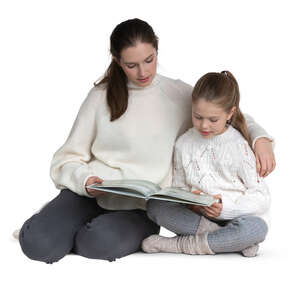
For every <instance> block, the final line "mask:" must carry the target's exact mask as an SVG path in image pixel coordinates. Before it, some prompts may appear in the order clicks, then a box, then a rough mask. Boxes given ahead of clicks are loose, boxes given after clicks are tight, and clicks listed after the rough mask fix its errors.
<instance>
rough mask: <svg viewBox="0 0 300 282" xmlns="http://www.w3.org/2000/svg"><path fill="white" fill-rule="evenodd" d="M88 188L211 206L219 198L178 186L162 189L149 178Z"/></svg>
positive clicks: (110, 182) (146, 198)
mask: <svg viewBox="0 0 300 282" xmlns="http://www.w3.org/2000/svg"><path fill="white" fill-rule="evenodd" d="M87 188H89V189H95V190H99V191H105V192H109V193H115V194H119V195H125V196H129V197H135V198H142V199H145V200H149V199H156V200H163V201H170V202H177V203H183V204H190V205H200V206H211V205H212V204H213V203H216V202H218V199H215V198H214V197H213V196H211V195H208V194H204V193H203V194H194V193H192V192H189V191H186V190H183V189H182V188H177V187H168V188H164V189H162V188H161V187H160V186H159V185H157V184H154V183H152V182H150V181H147V180H135V179H133V180H132V179H124V180H104V181H103V182H102V183H101V184H99V183H94V184H92V185H89V186H87Z"/></svg>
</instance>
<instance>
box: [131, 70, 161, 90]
mask: <svg viewBox="0 0 300 282" xmlns="http://www.w3.org/2000/svg"><path fill="white" fill-rule="evenodd" d="M158 83H159V75H158V74H155V77H154V78H153V80H152V81H151V83H150V84H149V85H147V86H144V87H143V86H139V85H136V84H134V83H133V82H132V81H130V80H129V81H128V83H127V87H128V89H134V90H143V89H149V88H152V87H154V86H156V85H157V84H158Z"/></svg>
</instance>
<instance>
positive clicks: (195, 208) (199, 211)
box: [189, 189, 204, 215]
mask: <svg viewBox="0 0 300 282" xmlns="http://www.w3.org/2000/svg"><path fill="white" fill-rule="evenodd" d="M193 193H194V194H197V195H199V194H201V193H203V192H202V191H201V190H199V189H198V190H197V191H193ZM189 208H190V209H191V210H192V211H193V212H195V213H197V214H199V215H203V214H204V209H203V207H202V206H198V205H189Z"/></svg>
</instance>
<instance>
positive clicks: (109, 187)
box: [88, 179, 161, 198]
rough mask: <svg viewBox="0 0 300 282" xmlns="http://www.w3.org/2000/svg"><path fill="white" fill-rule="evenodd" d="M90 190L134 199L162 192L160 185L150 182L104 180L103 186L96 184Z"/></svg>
mask: <svg viewBox="0 0 300 282" xmlns="http://www.w3.org/2000/svg"><path fill="white" fill-rule="evenodd" d="M88 188H90V189H96V190H100V191H106V192H111V193H116V194H121V195H127V196H134V197H138V196H139V195H140V196H141V195H143V196H145V197H148V196H150V195H151V194H153V193H155V192H158V191H160V190H161V189H160V187H159V186H158V185H156V184H154V183H152V182H150V181H146V180H136V179H123V180H104V181H103V182H102V183H101V184H100V183H95V184H93V185H90V186H88ZM145 197H142V198H145Z"/></svg>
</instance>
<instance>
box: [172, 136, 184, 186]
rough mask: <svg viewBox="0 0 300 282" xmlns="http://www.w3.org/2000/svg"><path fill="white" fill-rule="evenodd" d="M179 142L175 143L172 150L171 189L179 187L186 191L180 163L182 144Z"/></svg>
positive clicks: (182, 168)
mask: <svg viewBox="0 0 300 282" xmlns="http://www.w3.org/2000/svg"><path fill="white" fill-rule="evenodd" d="M180 141H181V139H179V140H178V141H177V142H176V144H175V149H174V155H173V178H172V187H180V188H184V189H185V190H186V189H187V188H186V186H187V184H186V175H185V171H184V167H183V163H182V142H180Z"/></svg>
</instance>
